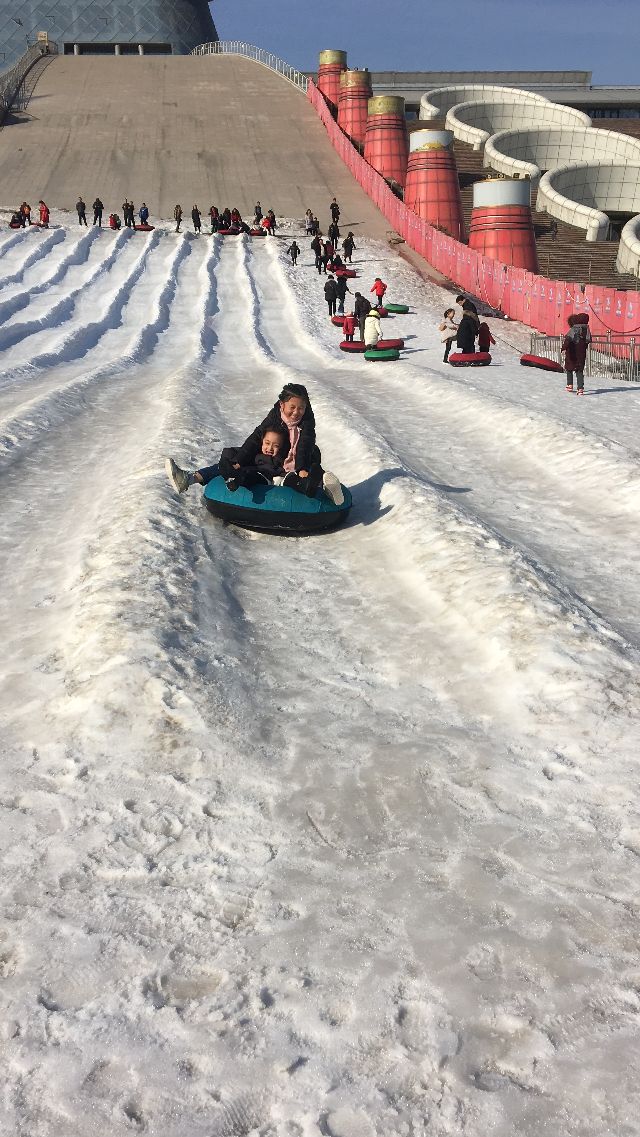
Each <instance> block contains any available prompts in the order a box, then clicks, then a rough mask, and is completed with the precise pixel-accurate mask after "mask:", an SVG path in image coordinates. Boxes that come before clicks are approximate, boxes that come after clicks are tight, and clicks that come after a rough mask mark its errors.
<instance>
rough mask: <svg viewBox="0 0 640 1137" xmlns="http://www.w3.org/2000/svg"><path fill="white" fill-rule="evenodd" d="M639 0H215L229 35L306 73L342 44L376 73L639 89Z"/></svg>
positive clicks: (353, 60) (354, 60)
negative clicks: (526, 77)
mask: <svg viewBox="0 0 640 1137" xmlns="http://www.w3.org/2000/svg"><path fill="white" fill-rule="evenodd" d="M638 9H639V5H638V0H449V2H446V0H382V2H381V0H369V2H368V3H367V2H366V0H322V2H316V0H214V2H213V4H212V12H213V18H214V20H215V22H216V27H217V29H218V35H219V36H220V39H241V40H245V41H246V42H247V43H252V44H256V45H257V46H258V47H264V48H266V49H267V50H269V51H272V52H274V54H275V55H278V56H280V58H281V59H284V60H286V62H287V63H290V64H292V66H294V67H297V68H298V69H299V70H301V71H314V70H316V68H317V63H318V52H319V51H321V50H322V49H323V48H340V49H341V50H343V51H346V52H347V53H348V61H349V63H350V64H351V65H352V66H353V67H369V68H370V69H371V70H372V71H469V70H486V71H511V70H519V71H532V70H534V71H559V70H580V71H592V72H593V82H594V83H614V84H615V83H621V84H636V85H638V86H640V33H639V31H638V28H639V26H640V20H639V19H638V16H639V15H640V12H639V10H638Z"/></svg>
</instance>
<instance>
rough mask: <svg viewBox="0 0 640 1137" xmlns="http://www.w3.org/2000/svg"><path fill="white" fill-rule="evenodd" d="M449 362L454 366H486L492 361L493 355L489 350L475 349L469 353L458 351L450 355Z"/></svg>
mask: <svg viewBox="0 0 640 1137" xmlns="http://www.w3.org/2000/svg"><path fill="white" fill-rule="evenodd" d="M449 363H450V364H451V366H452V367H486V366H487V364H489V363H491V356H490V355H489V352H488V351H473V352H469V353H468V354H465V352H462V351H458V352H455V353H454V355H450V356H449Z"/></svg>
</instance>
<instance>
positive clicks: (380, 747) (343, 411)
mask: <svg viewBox="0 0 640 1137" xmlns="http://www.w3.org/2000/svg"><path fill="white" fill-rule="evenodd" d="M59 220H60V218H59V217H58V218H57V221H59ZM285 231H286V232H288V233H294V234H295V235H298V236H299V230H298V228H297V226H296V225H294V224H293V223H289V224H288V226H285ZM287 243H288V241H279V240H264V241H254V242H253V243H250V242H247V241H246V239H231V240H229V239H228V240H227V241H226V242H223V241H222V240H221V239H220V238H216V239H215V240H212V239H211V238H210V237H206V236H204V235H203V236H202V237H199V238H197V237H195V236H193V235H191V234H185V235H179V236H176V235H175V234H174V233H172V232H170V231H169V230H164V229H156V230H155V231H154V233H153V234H151V235H150V236H149V237H146V236H142V235H141V234H140V235H136V236H135V237H133V236H131V235H130V234H128V233H126V232H124V233H122V232H121V233H120V234H118V235H114V234H112V233H110V232H106V231H103V232H102V233H100V234H97V233H96V232H95V231H91V230H90V231H89V232H87V233H83V234H80V235H79V234H78V232H76V231H75V230H73V231H71V230H68V229H66V228H64V227H60V228H54V229H52V230H50V231H49V232H48V233H43V232H40V231H38V232H34V231H32V232H27V233H24V234H23V233H20V234H13V233H11V234H7V233H2V235H1V236H0V368H1V369H2V370H1V371H0V485H1V488H2V511H1V513H0V550H1V555H2V563H3V585H4V587H3V589H2V592H1V593H0V631H1V635H2V644H3V651H2V657H1V659H0V715H1V718H2V738H3V761H2V765H1V766H0V811H1V817H2V825H1V826H0V843H1V850H2V863H3V868H4V871H3V874H2V878H1V889H2V920H1V922H0V992H1V994H2V1002H3V1013H2V1016H1V1018H0V1046H1V1050H2V1065H1V1067H0V1084H1V1086H2V1099H1V1100H2V1109H3V1114H4V1120H3V1122H2V1126H1V1127H0V1130H1V1132H2V1134H3V1137H4V1134H7V1135H11V1137H14V1135H15V1137H18V1135H20V1137H23V1135H28V1137H58V1135H60V1137H62V1135H64V1137H86V1134H88V1133H95V1134H99V1135H100V1137H115V1135H120V1134H127V1133H132V1132H133V1133H136V1132H138V1133H149V1134H155V1135H159V1137H241V1135H245V1134H250V1133H256V1134H260V1135H261V1137H318V1135H319V1134H330V1135H333V1137H373V1135H379V1137H389V1135H395V1134H398V1135H399V1137H423V1135H424V1137H426V1135H427V1134H428V1135H429V1137H452V1135H458V1134H464V1135H466V1137H486V1135H488V1134H491V1135H492V1137H512V1135H513V1134H515V1133H517V1134H523V1135H527V1137H529V1135H531V1137H533V1135H534V1134H535V1135H536V1137H537V1135H539V1134H543V1133H553V1134H554V1135H555V1137H603V1135H604V1134H612V1135H615V1137H623V1135H625V1137H626V1135H631V1134H637V1133H640V1122H638V1117H639V1116H640V1092H639V1090H638V1086H639V1085H640V1078H639V1075H640V1070H639V1069H638V1067H639V1065H640V1063H639V1055H640V1048H639V1046H638V1018H639V1014H640V972H639V970H638V884H639V876H640V874H639V859H640V817H639V813H638V804H637V755H638V753H639V752H640V748H639V745H638V744H639V741H640V737H639V736H640V730H639V716H638V711H639V704H640V695H639V693H638V651H639V648H640V615H639V611H640V605H639V603H638V602H639V600H640V588H639V580H638V567H637V533H638V520H639V514H640V496H639V492H638V491H639V471H638V449H639V443H638V421H639V403H638V398H639V397H640V389H638V388H636V387H632V386H612V387H607V385H606V384H605V383H599V384H598V385H597V386H596V387H593V385H592V389H591V390H589V391H588V392H587V396H586V397H585V398H584V399H583V400H578V399H575V398H572V397H570V396H568V395H566V394H565V392H564V381H563V378H562V376H554V375H549V374H545V373H542V372H531V371H530V370H526V371H525V369H523V368H521V367H520V366H519V363H518V358H519V350H521V349H523V348H524V347H526V344H527V339H526V333H525V331H524V330H523V329H522V328H519V327H517V326H516V325H512V324H506V323H502V322H501V321H497V320H496V321H491V323H492V327H493V331H494V334H495V335H496V338H497V340H498V343H497V345H496V348H495V349H494V364H493V365H492V367H491V368H486V369H477V370H466V371H463V372H461V371H455V370H454V369H453V368H451V367H449V366H445V365H443V364H442V362H441V345H440V343H439V334H438V332H437V324H438V322H439V320H440V318H441V313H442V310H443V309H444V308H445V307H446V306H448V304H449V302H450V296H449V295H448V294H446V293H444V292H443V291H442V290H441V289H439V288H437V287H436V286H435V285H431V284H427V283H424V282H422V281H420V280H419V278H418V277H417V276H416V275H415V274H414V272H413V271H412V270H411V269H410V268H409V267H408V266H407V265H406V264H404V262H402V261H401V260H400V259H399V258H398V257H397V256H395V255H394V254H393V253H391V252H390V251H389V250H388V249H387V248H386V247H385V246H384V245H382V244H379V243H376V242H374V241H368V240H366V239H359V240H358V250H357V252H356V257H355V260H356V263H355V267H356V268H357V269H358V274H359V276H358V280H357V281H356V282H353V284H351V288H352V289H353V287H354V285H355V286H356V287H357V286H362V288H363V290H364V291H366V292H367V293H368V290H369V288H370V287H371V284H372V283H373V278H374V276H376V275H381V276H383V277H384V278H385V279H386V280H387V281H388V282H389V285H390V289H389V296H390V299H393V300H395V301H404V302H408V303H410V304H411V313H410V314H409V315H406V316H397V317H396V318H395V319H393V320H391V319H389V320H388V321H386V323H385V332H386V331H387V330H388V331H389V334H391V329H392V328H393V334H400V335H404V336H405V337H406V351H405V352H404V353H403V355H402V358H401V360H400V361H399V362H398V363H395V364H389V365H379V364H378V365H372V364H368V363H366V362H365V361H364V360H362V359H360V358H358V357H353V356H349V357H347V356H345V355H343V354H342V353H340V351H339V350H338V343H339V339H340V333H339V331H338V330H337V329H336V328H334V327H333V326H332V325H331V324H330V323H329V321H328V319H327V316H326V306H325V304H324V300H323V297H322V287H321V286H322V283H323V281H319V280H318V277H317V274H316V273H315V270H314V269H313V266H312V263H311V256H310V255H309V254H308V253H307V242H306V241H300V244H301V245H302V246H303V248H304V253H303V257H302V262H301V263H300V264H299V265H298V267H297V268H296V269H292V268H290V267H289V265H288V263H287V262H286V258H285V255H284V248H285V247H286V244H287ZM287 380H296V381H298V382H303V383H305V384H307V386H308V387H309V390H310V393H311V397H312V400H313V406H314V410H315V414H316V420H317V423H318V440H319V444H320V446H321V448H322V452H323V458H324V464H325V465H326V466H327V467H328V468H331V469H334V470H336V471H337V472H339V473H340V475H341V478H342V480H343V481H344V482H346V483H347V484H349V485H350V486H351V488H352V492H353V496H354V508H353V510H352V514H351V517H350V519H349V522H348V524H347V525H346V526H345V527H344V528H343V529H340V530H338V531H337V532H335V533H334V534H329V535H324V536H317V537H314V538H308V539H289V540H284V539H281V538H280V539H279V538H275V537H269V536H262V535H261V536H256V535H252V534H249V533H246V532H243V531H242V530H239V529H235V528H233V527H224V526H223V525H221V524H220V523H218V522H216V521H215V520H214V519H213V518H211V517H210V515H208V514H207V513H206V511H205V510H204V508H203V506H202V502H201V500H200V498H201V495H200V493H199V491H197V490H195V489H192V490H191V491H190V492H189V494H188V495H185V496H183V497H182V498H178V497H177V496H176V494H175V493H174V491H173V489H172V487H171V486H170V485H169V484H168V482H167V480H166V478H165V476H164V472H163V458H164V456H165V454H172V455H173V456H174V457H175V458H176V459H177V460H178V461H179V462H181V463H182V464H184V465H187V466H191V467H193V466H196V465H198V464H205V463H206V462H209V461H210V460H212V459H214V458H215V457H216V456H217V454H218V452H219V450H220V448H221V446H222V445H223V444H228V443H235V442H239V441H241V440H242V439H243V438H244V437H245V435H246V434H247V433H248V432H249V431H250V430H251V429H252V428H253V427H254V426H255V425H256V423H257V422H258V421H260V419H261V418H262V417H263V416H264V414H265V413H266V410H267V409H268V408H269V406H270V405H272V404H273V402H274V401H275V398H276V396H277V393H278V391H279V389H280V388H281V386H282V384H283V383H284V382H285V381H287Z"/></svg>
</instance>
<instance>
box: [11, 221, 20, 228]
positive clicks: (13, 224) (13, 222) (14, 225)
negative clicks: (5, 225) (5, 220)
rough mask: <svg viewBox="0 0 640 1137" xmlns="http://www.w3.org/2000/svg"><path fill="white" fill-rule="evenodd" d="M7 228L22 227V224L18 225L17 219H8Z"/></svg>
mask: <svg viewBox="0 0 640 1137" xmlns="http://www.w3.org/2000/svg"><path fill="white" fill-rule="evenodd" d="M9 228H10V229H22V228H23V226H22V225H19V224H18V222H17V221H10V222H9Z"/></svg>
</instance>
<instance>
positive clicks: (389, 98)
mask: <svg viewBox="0 0 640 1137" xmlns="http://www.w3.org/2000/svg"><path fill="white" fill-rule="evenodd" d="M364 156H365V159H366V161H367V162H368V163H369V165H370V166H373V168H374V170H377V171H378V173H379V174H382V176H383V178H386V179H387V180H388V181H392V180H393V181H394V182H398V184H399V185H401V186H404V183H405V180H406V177H407V159H408V157H409V140H408V138H407V123H406V120H405V114H404V99H403V98H402V97H401V96H400V95H374V96H373V98H372V99H369V103H368V106H367V130H366V133H365V138H364Z"/></svg>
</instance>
